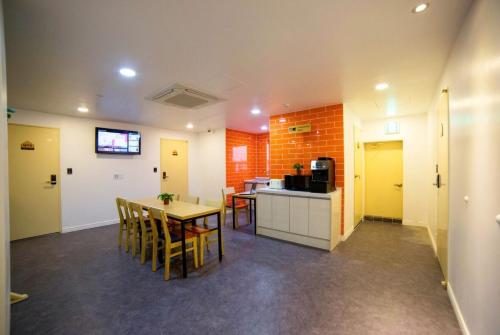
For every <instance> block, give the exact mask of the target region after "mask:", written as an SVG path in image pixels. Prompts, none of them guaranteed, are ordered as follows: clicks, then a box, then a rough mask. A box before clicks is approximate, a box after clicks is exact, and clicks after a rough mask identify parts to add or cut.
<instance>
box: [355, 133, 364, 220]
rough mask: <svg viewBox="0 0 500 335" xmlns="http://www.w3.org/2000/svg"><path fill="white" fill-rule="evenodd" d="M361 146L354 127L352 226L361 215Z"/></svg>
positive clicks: (359, 137)
mask: <svg viewBox="0 0 500 335" xmlns="http://www.w3.org/2000/svg"><path fill="white" fill-rule="evenodd" d="M361 150H362V146H361V136H360V131H359V128H358V127H356V126H354V226H355V227H356V226H357V225H358V224H359V223H360V222H361V216H362V215H363V208H362V207H363V202H362V199H363V194H362V193H363V184H362V181H361V172H362V171H363V166H362V163H363V162H362V157H363V156H362V152H361Z"/></svg>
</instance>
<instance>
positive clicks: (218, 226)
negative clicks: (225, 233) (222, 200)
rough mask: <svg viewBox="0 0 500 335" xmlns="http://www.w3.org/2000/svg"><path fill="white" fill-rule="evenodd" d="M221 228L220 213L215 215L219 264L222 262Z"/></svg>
mask: <svg viewBox="0 0 500 335" xmlns="http://www.w3.org/2000/svg"><path fill="white" fill-rule="evenodd" d="M221 229H222V227H221V224H220V212H218V213H217V237H218V244H219V262H222V230H221Z"/></svg>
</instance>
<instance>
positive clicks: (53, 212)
mask: <svg viewBox="0 0 500 335" xmlns="http://www.w3.org/2000/svg"><path fill="white" fill-rule="evenodd" d="M59 179H60V175H59V129H54V128H42V127H31V126H21V125H14V124H11V125H9V199H10V237H11V240H17V239H21V238H26V237H32V236H38V235H44V234H50V233H55V232H59V231H60V230H61V223H60V204H59V201H60V200H59V192H60V188H59V181H60V180H59Z"/></svg>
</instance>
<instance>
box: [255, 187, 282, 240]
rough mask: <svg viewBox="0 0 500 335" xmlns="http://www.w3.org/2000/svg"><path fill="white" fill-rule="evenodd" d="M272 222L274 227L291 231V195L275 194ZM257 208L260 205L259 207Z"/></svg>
mask: <svg viewBox="0 0 500 335" xmlns="http://www.w3.org/2000/svg"><path fill="white" fill-rule="evenodd" d="M271 207H272V212H273V217H272V222H273V227H272V228H273V229H276V230H281V231H286V232H289V231H290V197H287V196H273V197H272V205H271ZM257 210H259V209H258V207H257Z"/></svg>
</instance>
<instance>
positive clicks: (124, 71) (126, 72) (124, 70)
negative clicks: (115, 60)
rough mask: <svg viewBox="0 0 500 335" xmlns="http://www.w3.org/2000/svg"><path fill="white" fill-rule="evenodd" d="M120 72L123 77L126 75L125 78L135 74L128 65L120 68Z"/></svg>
mask: <svg viewBox="0 0 500 335" xmlns="http://www.w3.org/2000/svg"><path fill="white" fill-rule="evenodd" d="M120 74H121V75H122V76H124V77H127V78H133V77H135V75H136V73H135V70H133V69H130V68H128V67H124V68H121V69H120Z"/></svg>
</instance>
